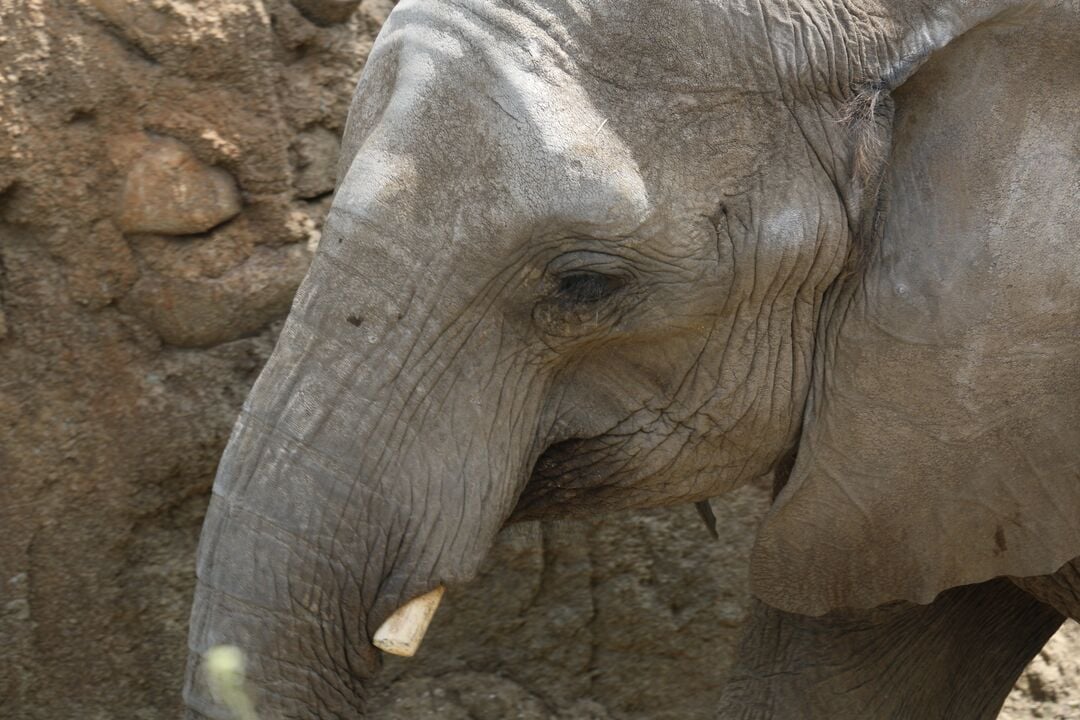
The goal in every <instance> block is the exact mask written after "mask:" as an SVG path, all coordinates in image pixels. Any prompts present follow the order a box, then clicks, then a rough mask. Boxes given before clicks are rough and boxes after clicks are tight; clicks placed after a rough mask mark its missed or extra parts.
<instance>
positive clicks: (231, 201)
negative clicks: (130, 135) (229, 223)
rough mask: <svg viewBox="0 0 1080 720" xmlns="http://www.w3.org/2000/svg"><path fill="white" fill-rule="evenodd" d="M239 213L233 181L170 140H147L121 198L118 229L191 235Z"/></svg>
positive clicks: (182, 145) (131, 231)
mask: <svg viewBox="0 0 1080 720" xmlns="http://www.w3.org/2000/svg"><path fill="white" fill-rule="evenodd" d="M239 213H240V193H239V191H237V189H236V183H235V182H234V181H233V179H232V177H231V176H230V175H229V174H228V173H227V172H225V171H224V170H221V169H220V168H214V167H210V166H208V165H206V164H205V163H203V162H200V161H199V160H198V158H196V157H195V155H194V154H193V153H192V152H191V150H190V149H189V148H188V147H187V146H186V145H184V144H183V143H180V142H177V141H175V140H172V139H169V138H157V137H154V138H146V141H145V145H144V147H143V149H142V152H141V153H139V156H138V158H137V159H136V160H135V161H134V162H132V163H131V166H130V167H129V168H128V171H127V177H126V178H125V180H124V189H123V191H122V193H121V196H120V219H119V220H120V228H121V229H122V230H123V231H124V232H127V233H161V234H164V235H193V234H195V233H201V232H206V231H207V230H209V229H210V228H212V227H214V226H215V225H219V224H221V223H223V222H225V221H226V220H229V219H230V218H233V217H235V216H236V215H238V214H239Z"/></svg>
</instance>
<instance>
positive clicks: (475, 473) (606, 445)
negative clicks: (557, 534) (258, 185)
mask: <svg viewBox="0 0 1080 720" xmlns="http://www.w3.org/2000/svg"><path fill="white" fill-rule="evenodd" d="M1078 61H1080V7H1078V6H1077V5H1076V3H1075V2H1072V1H1066V2H1062V1H1061V0H1057V1H1052V0H1045V1H1044V2H1036V3H1030V2H1007V1H1004V0H939V1H938V2H925V1H923V0H500V1H498V2H495V1H492V0H403V2H401V3H400V4H398V5H397V7H396V8H395V9H394V10H393V12H392V13H391V15H390V18H389V19H388V21H387V24H386V25H385V27H384V28H383V30H382V32H381V34H380V36H379V38H378V40H377V42H376V44H375V47H374V48H373V50H372V53H371V56H370V58H369V60H368V64H367V66H366V68H365V70H364V73H363V76H362V78H361V80H360V83H359V85H358V88H357V91H356V95H355V96H354V100H353V104H352V106H351V109H350V111H349V116H348V119H347V122H346V127H345V132H344V140H343V143H342V149H341V157H340V161H339V166H338V185H337V189H336V192H335V195H334V198H333V203H332V206H331V209H330V210H329V213H328V216H327V218H326V222H325V226H324V230H323V235H322V239H321V242H320V246H319V248H318V252H317V253H316V256H315V258H314V260H313V262H312V266H311V268H310V271H309V273H308V275H307V277H306V279H305V280H304V282H303V283H302V285H301V287H300V289H299V291H298V293H297V296H296V299H295V301H294V304H293V306H292V309H291V312H290V314H289V317H288V319H287V321H286V324H285V326H284V329H283V331H282V333H281V336H280V339H279V341H278V344H277V346H276V349H275V351H274V353H273V355H272V357H271V358H270V360H269V362H268V364H267V365H266V367H265V369H264V370H263V371H262V374H261V375H260V377H259V379H258V380H257V382H256V384H255V386H254V388H253V389H252V391H251V394H250V396H249V397H248V399H247V401H246V403H245V405H244V408H243V411H242V413H241V416H240V418H239V420H238V421H237V424H236V426H235V429H234V431H233V434H232V437H231V438H230V440H229V443H228V446H227V448H226V450H225V453H224V455H223V457H222V460H221V463H220V467H219V470H218V475H217V478H216V480H215V483H214V489H213V496H212V500H211V504H210V507H209V510H208V514H207V517H206V521H205V525H204V528H203V534H202V539H201V541H200V549H199V552H198V560H197V569H198V586H197V590H196V595H195V599H194V604H193V610H192V620H191V630H190V643H189V647H190V658H189V664H188V671H187V679H186V682H185V698H186V705H187V707H188V713H189V717H192V718H206V717H210V718H222V719H223V718H226V717H228V714H227V712H226V711H225V710H224V709H223V708H220V707H218V706H217V705H216V704H215V702H214V699H213V697H212V696H211V693H210V691H209V690H208V688H207V683H206V679H205V677H204V673H203V672H202V663H203V659H202V658H203V655H204V653H205V652H206V651H207V650H208V649H209V648H211V647H213V646H218V645H235V646H237V647H239V648H241V649H242V650H243V652H244V653H245V654H246V657H247V662H248V670H249V680H250V685H251V688H252V691H253V692H254V693H255V696H256V698H255V699H256V702H257V704H258V706H259V708H260V709H261V711H262V712H264V713H265V714H266V716H267V717H271V718H344V717H362V716H363V713H364V705H365V699H366V696H367V695H368V694H369V690H368V688H369V687H370V685H371V678H372V677H373V675H374V673H375V672H376V671H377V668H378V666H379V664H380V659H379V655H378V652H377V651H376V649H375V648H374V647H373V645H372V639H373V637H374V636H375V635H376V634H377V631H378V630H379V629H380V628H382V627H384V621H387V619H388V618H391V619H392V618H393V617H395V616H396V615H397V611H398V609H399V608H403V607H404V608H409V607H411V606H412V605H413V603H412V602H411V601H412V600H413V599H414V598H418V597H425V596H429V594H430V593H432V592H441V590H438V589H439V588H443V587H450V588H451V590H452V589H453V588H454V587H455V586H459V585H460V584H462V583H466V582H468V581H469V579H470V578H471V577H473V576H474V575H475V574H476V572H477V569H478V566H479V564H480V562H481V561H482V559H483V558H484V556H485V554H486V552H487V550H488V549H489V548H490V547H491V545H492V543H493V540H494V538H495V536H496V534H497V533H498V532H499V531H500V530H501V529H502V528H503V527H504V526H506V525H507V524H508V523H512V522H517V521H523V520H530V519H536V518H546V517H553V516H558V517H583V516H589V515H592V514H595V513H598V512H606V511H611V510H617V509H629V508H643V507H650V506H659V505H666V504H674V503H689V502H701V501H703V500H706V499H708V498H711V497H715V496H718V495H721V494H723V493H725V492H727V491H729V490H731V489H733V488H735V487H737V486H739V485H740V484H743V483H746V482H749V481H752V480H755V479H759V478H763V477H768V476H770V475H771V476H772V477H773V479H774V487H775V493H776V494H775V498H774V502H773V505H772V507H771V509H770V510H769V512H768V514H767V516H766V517H765V519H764V520H763V522H762V524H761V526H760V529H759V531H758V536H757V539H756V543H755V546H754V549H753V552H752V557H751V584H752V588H751V589H752V591H753V594H754V596H755V598H756V599H755V601H754V607H753V611H752V614H751V618H750V620H749V622H748V624H747V627H746V630H745V633H744V639H743V641H742V644H741V646H740V651H739V659H738V660H737V662H736V666H735V668H734V669H733V670H732V674H731V679H730V681H729V683H728V685H727V687H726V689H725V692H724V695H723V697H724V700H723V702H722V703H721V706H720V707H718V708H717V717H721V718H740V719H751V718H753V719H755V720H762V719H765V718H776V719H781V720H786V719H789V718H919V719H920V720H925V719H929V718H949V720H967V719H969V718H990V717H994V715H995V714H996V712H997V710H998V708H999V707H1000V705H1001V703H1002V702H1003V700H1004V697H1005V695H1006V693H1007V692H1008V689H1009V688H1010V687H1011V685H1012V684H1013V682H1014V680H1015V678H1016V677H1017V675H1018V674H1019V673H1020V672H1021V670H1022V668H1023V667H1024V665H1025V663H1026V662H1027V661H1028V660H1029V659H1030V658H1031V657H1032V656H1033V655H1034V654H1035V653H1036V652H1037V651H1038V650H1039V648H1040V647H1041V645H1042V644H1043V642H1045V640H1046V639H1047V638H1048V637H1049V636H1050V635H1051V634H1052V633H1053V632H1054V630H1055V629H1056V628H1057V627H1058V625H1060V623H1061V622H1062V621H1063V619H1064V618H1065V617H1073V618H1080V571H1078V569H1077V567H1078V566H1077V565H1075V564H1072V560H1073V559H1074V558H1077V557H1078V556H1080V522H1078V518H1080V514H1078V511H1080V482H1078V481H1077V479H1078V477H1080V474H1078V473H1080V334H1078V332H1077V322H1078V319H1080V272H1078V271H1080V242H1078V241H1080V235H1078V233H1077V231H1076V228H1077V227H1080V209H1078V207H1077V202H1076V198H1077V197H1078V191H1080V163H1078V162H1077V160H1078V157H1080V153H1078V143H1080V132H1078V120H1077V118H1078V115H1077V107H1080V74H1078V73H1077V72H1075V70H1076V68H1077V67H1080V62H1078ZM991 629H992V631H991Z"/></svg>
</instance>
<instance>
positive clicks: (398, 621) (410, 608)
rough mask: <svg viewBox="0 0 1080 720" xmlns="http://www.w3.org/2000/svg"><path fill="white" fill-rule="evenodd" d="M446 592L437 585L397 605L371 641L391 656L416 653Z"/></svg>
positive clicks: (407, 655)
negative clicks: (429, 590)
mask: <svg viewBox="0 0 1080 720" xmlns="http://www.w3.org/2000/svg"><path fill="white" fill-rule="evenodd" d="M445 591H446V588H445V587H443V586H442V585H440V586H439V587H437V588H435V589H434V590H432V591H431V592H428V593H425V594H423V595H420V596H419V597H415V598H413V599H412V600H410V601H409V602H407V603H405V604H404V605H402V606H401V607H399V608H398V609H397V610H396V611H395V612H394V614H393V615H391V616H390V617H388V618H387V619H386V621H385V622H384V623H383V624H382V625H380V626H379V629H378V630H376V631H375V637H374V638H373V639H372V644H373V645H374V646H375V647H377V648H379V649H380V650H382V651H383V652H384V653H388V654H390V655H400V656H401V657H412V656H413V655H415V654H416V651H417V650H419V649H420V643H421V642H423V640H424V634H425V633H426V632H427V629H428V625H430V624H431V618H432V617H434V615H435V611H436V610H437V609H438V608H439V602H440V601H441V600H442V596H443V593H444V592H445Z"/></svg>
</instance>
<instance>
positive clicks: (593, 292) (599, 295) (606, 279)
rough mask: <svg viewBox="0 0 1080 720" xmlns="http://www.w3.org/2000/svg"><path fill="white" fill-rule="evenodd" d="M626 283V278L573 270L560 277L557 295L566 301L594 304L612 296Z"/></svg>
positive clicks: (576, 303) (577, 303) (578, 303)
mask: <svg viewBox="0 0 1080 720" xmlns="http://www.w3.org/2000/svg"><path fill="white" fill-rule="evenodd" d="M625 285H626V280H625V279H623V278H620V277H616V276H614V275H606V274H604V273H598V272H572V273H568V274H566V275H563V276H562V277H561V278H559V286H558V289H557V290H556V292H555V294H556V296H557V297H558V298H559V299H560V300H562V301H563V302H566V303H572V304H575V305H592V304H594V303H598V302H600V301H601V300H606V299H607V298H609V297H611V296H612V295H614V294H615V293H617V292H618V291H619V290H621V289H622V288H623V286H625Z"/></svg>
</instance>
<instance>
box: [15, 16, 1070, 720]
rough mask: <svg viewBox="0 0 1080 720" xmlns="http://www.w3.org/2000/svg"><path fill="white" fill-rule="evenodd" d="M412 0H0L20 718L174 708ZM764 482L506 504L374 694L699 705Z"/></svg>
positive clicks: (593, 705)
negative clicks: (530, 515) (388, 56)
mask: <svg viewBox="0 0 1080 720" xmlns="http://www.w3.org/2000/svg"><path fill="white" fill-rule="evenodd" d="M391 4H392V3H391V2H390V0H363V2H360V0H292V2H289V1H288V0H201V1H196V0H0V717H4V718H9V719H11V720H29V719H31V718H33V719H35V720H36V719H38V718H40V719H43V720H44V719H45V718H48V719H49V720H56V719H57V718H76V717H78V718H89V719H94V718H115V717H123V718H129V717H130V718H144V719H150V718H165V717H174V716H175V715H176V713H177V712H178V709H179V699H178V692H179V683H180V679H181V674H182V669H183V666H184V661H185V655H186V648H185V645H186V642H185V639H186V621H187V615H188V605H189V601H190V600H189V598H190V593H191V589H192V585H193V580H194V574H193V568H192V558H193V553H194V548H195V542H196V539H197V535H198V529H199V525H200V522H201V517H202V514H203V512H204V509H205V506H206V502H207V498H208V494H209V488H210V482H211V479H212V476H213V471H214V467H215V464H216V462H217V459H218V456H219V454H220V452H221V450H222V448H223V446H224V443H225V440H226V438H227V436H228V432H229V429H230V426H231V424H232V421H233V419H234V417H235V414H236V412H237V410H238V408H239V406H240V404H241V402H242V400H243V397H244V395H245V394H246V392H247V389H248V387H249V386H250V384H251V383H252V382H253V380H254V377H255V375H256V373H257V372H258V370H259V368H260V367H261V365H262V363H263V362H264V361H265V359H266V357H267V355H268V353H269V351H270V349H271V347H272V343H273V339H274V336H275V333H276V331H277V327H278V325H277V324H278V322H279V321H280V319H281V318H282V316H283V315H284V313H285V312H286V311H287V308H288V304H289V301H290V298H291V296H292V294H293V291H294V290H295V288H296V286H297V284H298V283H299V281H300V279H301V277H302V276H303V273H304V271H305V269H306V267H307V264H308V262H309V260H310V256H311V251H312V248H313V247H314V246H315V244H316V243H317V241H318V237H319V225H320V222H321V218H322V216H323V214H324V212H325V211H326V208H327V205H328V202H329V193H330V191H331V190H332V187H333V179H334V178H333V172H334V165H335V160H336V158H335V156H336V153H337V149H338V137H339V134H340V132H341V129H342V125H343V122H344V119H345V113H346V109H347V105H348V101H349V98H350V96H351V93H352V89H353V85H354V84H355V80H356V77H357V75H358V73H359V70H360V68H361V66H362V65H363V61H364V58H365V57H366V54H367V52H368V50H369V48H370V45H371V42H372V38H373V36H374V34H375V33H376V32H377V30H378V27H379V25H380V23H381V21H382V19H383V18H385V15H386V13H387V12H388V11H389V8H390V6H391ZM765 502H766V495H765V491H764V490H763V489H761V488H747V489H745V490H744V491H742V492H740V493H738V494H736V495H734V496H732V497H730V498H726V499H724V500H723V501H721V502H719V503H718V505H717V513H718V515H719V517H720V521H721V522H720V527H721V530H722V533H723V538H722V542H720V543H716V542H713V541H711V540H710V539H709V538H708V536H707V535H706V533H705V531H704V529H703V528H702V527H701V525H700V522H699V521H698V520H697V518H696V515H695V514H694V512H693V510H692V509H688V508H677V509H673V510H669V511H657V512H650V513H645V514H639V515H634V516H623V517H620V518H606V519H602V520H599V521H597V522H596V523H594V524H584V525H545V526H540V525H526V526H522V527H519V528H515V529H513V530H511V531H509V532H508V533H506V534H505V535H504V537H503V538H502V539H501V540H500V544H499V546H498V547H497V548H496V551H495V552H494V553H493V554H492V557H491V558H490V560H489V562H488V566H487V570H486V572H485V576H484V577H483V578H482V580H481V581H480V582H479V583H477V584H476V586H474V587H472V588H471V589H470V590H469V591H468V592H467V593H463V594H460V595H456V596H451V597H450V598H449V600H448V601H447V603H446V604H445V605H444V607H443V608H442V609H441V610H440V613H439V617H438V620H437V624H436V628H435V630H434V632H433V635H432V636H431V637H430V638H429V640H428V642H427V644H426V646H425V648H424V651H423V653H422V657H421V658H419V659H418V661H416V662H412V663H404V662H391V663H388V673H387V675H386V685H385V688H384V691H383V695H382V697H381V701H380V703H379V710H378V711H377V713H376V716H377V717H379V718H382V719H383V720H405V719H406V718H409V719H413V720H416V719H418V718H428V717H430V718H436V717H438V718H474V719H476V720H502V719H504V718H510V717H516V718H524V719H526V720H532V719H539V718H552V719H554V718H559V719H561V720H570V719H571V718H575V719H585V718H593V719H601V718H613V719H615V718H628V719H629V718H641V719H644V718H652V719H660V718H692V717H708V716H709V708H711V707H712V706H713V704H714V702H715V696H716V692H717V690H716V688H717V685H718V683H719V681H720V679H721V678H722V676H723V673H724V669H725V667H726V666H727V664H728V662H729V659H730V652H731V648H732V645H733V642H734V640H735V636H736V634H737V632H738V625H739V622H740V620H741V618H742V616H743V607H744V604H745V600H746V597H745V584H746V583H745V566H744V564H743V563H744V558H745V557H746V554H747V550H748V543H749V540H750V535H751V531H752V528H753V525H754V523H755V520H756V518H757V517H758V516H759V514H760V513H761V511H762V510H763V508H764V506H765ZM1054 652H1057V651H1055V650H1052V649H1051V650H1048V653H1049V655H1047V657H1048V658H1051V660H1053V658H1054V657H1057V658H1058V659H1059V660H1060V658H1061V657H1062V655H1061V654H1059V655H1057V656H1055V655H1054V654H1053V653H1054ZM1054 662H1057V661H1052V662H1049V664H1047V665H1046V668H1047V669H1046V670H1045V671H1040V670H1038V668H1036V669H1035V670H1033V672H1042V675H1038V677H1036V676H1034V675H1032V676H1029V678H1027V679H1026V680H1025V681H1024V687H1025V688H1026V691H1027V695H1026V696H1016V697H1017V698H1018V699H1017V703H1019V704H1017V707H1018V708H1021V709H1020V710H1017V712H1021V713H1022V712H1026V711H1027V709H1025V708H1029V706H1032V707H1046V705H1045V704H1042V705H1039V704H1037V702H1036V701H1038V700H1040V699H1046V698H1049V697H1050V695H1048V694H1047V693H1048V687H1049V686H1048V684H1047V683H1048V682H1050V681H1049V680H1048V679H1047V678H1050V677H1051V675H1052V670H1053V668H1054V667H1064V666H1062V665H1061V663H1060V662H1058V664H1057V665H1054ZM1044 664H1045V663H1044ZM1032 678H1035V679H1032ZM1050 690H1052V691H1053V693H1055V698H1056V699H1059V700H1060V699H1062V698H1064V699H1065V700H1068V696H1067V695H1066V694H1065V693H1066V692H1067V688H1066V689H1064V690H1062V689H1055V688H1050ZM1025 698H1026V699H1025ZM1028 700H1030V701H1031V702H1028ZM1025 702H1027V705H1024V703H1025ZM1032 703H1036V704H1035V705H1032ZM1021 706H1023V707H1021ZM1032 712H1034V711H1032ZM1012 717H1014V718H1020V717H1026V716H1024V715H1022V714H1017V715H1013V716H1012ZM1046 717H1051V715H1046Z"/></svg>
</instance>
